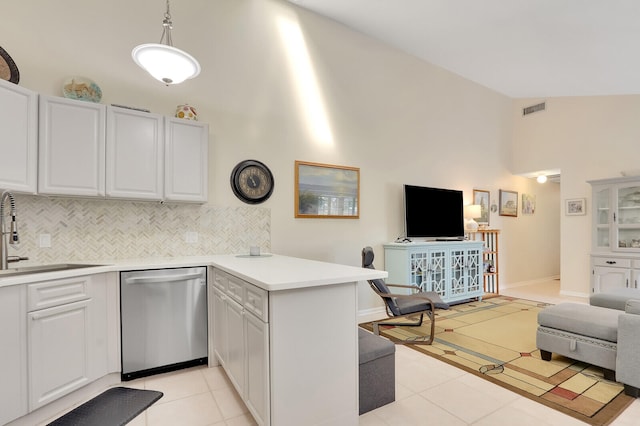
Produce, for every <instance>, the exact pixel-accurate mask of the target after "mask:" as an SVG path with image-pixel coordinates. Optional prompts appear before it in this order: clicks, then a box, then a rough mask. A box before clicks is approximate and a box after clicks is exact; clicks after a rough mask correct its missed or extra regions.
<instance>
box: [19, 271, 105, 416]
mask: <svg viewBox="0 0 640 426" xmlns="http://www.w3.org/2000/svg"><path fill="white" fill-rule="evenodd" d="M106 286H107V283H106V275H105V274H99V275H93V276H80V277H74V278H66V279H60V280H54V281H43V282H37V283H33V284H28V285H27V310H28V314H27V322H28V326H27V329H28V332H27V334H28V344H29V349H28V367H29V411H33V410H35V409H37V408H39V407H41V406H43V405H46V404H48V403H50V402H52V401H54V400H56V399H58V398H60V397H62V396H64V395H66V394H68V393H70V392H72V391H74V390H76V389H78V388H80V387H82V386H84V385H86V384H88V383H90V382H92V381H94V380H96V379H98V378H100V377H102V376H104V375H106V374H107V373H108V372H109V369H110V368H109V367H110V365H109V364H110V362H109V349H110V348H109V338H108V335H109V332H108V325H107V318H108V317H107V300H106V295H107V288H106Z"/></svg>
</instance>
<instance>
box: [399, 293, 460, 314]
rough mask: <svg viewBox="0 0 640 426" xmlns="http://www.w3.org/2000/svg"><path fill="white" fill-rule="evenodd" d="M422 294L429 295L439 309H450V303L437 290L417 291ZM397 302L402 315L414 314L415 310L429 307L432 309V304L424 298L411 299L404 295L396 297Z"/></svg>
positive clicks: (418, 310)
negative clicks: (443, 299) (444, 300)
mask: <svg viewBox="0 0 640 426" xmlns="http://www.w3.org/2000/svg"><path fill="white" fill-rule="evenodd" d="M417 294H419V295H421V296H425V297H428V298H429V299H431V301H432V302H433V306H434V307H436V308H439V309H449V305H448V304H447V303H445V302H443V301H442V299H441V298H440V295H439V294H438V293H436V292H435V291H423V292H420V293H417ZM396 304H397V305H398V310H399V311H400V313H401V314H402V315H406V314H412V313H414V312H420V311H424V310H427V309H431V305H429V304H428V303H427V302H426V301H425V300H422V299H409V298H404V297H398V298H397V299H396Z"/></svg>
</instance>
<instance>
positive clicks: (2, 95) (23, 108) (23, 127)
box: [0, 79, 38, 194]
mask: <svg viewBox="0 0 640 426" xmlns="http://www.w3.org/2000/svg"><path fill="white" fill-rule="evenodd" d="M0 129H2V137H1V138H0V189H9V190H12V191H16V192H26V193H31V194H35V193H36V184H37V167H38V157H37V155H38V94H37V93H35V92H32V91H30V90H27V89H25V88H23V87H20V86H18V85H16V84H13V83H9V82H7V81H4V80H2V79H0Z"/></svg>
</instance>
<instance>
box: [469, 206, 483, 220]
mask: <svg viewBox="0 0 640 426" xmlns="http://www.w3.org/2000/svg"><path fill="white" fill-rule="evenodd" d="M465 210H466V212H465V213H466V214H465V216H466V217H467V218H469V219H477V218H479V217H481V216H482V207H481V206H480V204H471V205H469V206H467V207H466V209H465Z"/></svg>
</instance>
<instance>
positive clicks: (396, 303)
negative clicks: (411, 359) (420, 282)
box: [362, 247, 449, 345]
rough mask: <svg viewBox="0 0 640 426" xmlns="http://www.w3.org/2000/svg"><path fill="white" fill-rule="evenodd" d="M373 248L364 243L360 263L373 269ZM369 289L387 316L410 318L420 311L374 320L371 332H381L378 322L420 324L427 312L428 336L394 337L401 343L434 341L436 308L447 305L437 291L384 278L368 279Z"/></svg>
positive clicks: (407, 315)
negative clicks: (377, 297)
mask: <svg viewBox="0 0 640 426" xmlns="http://www.w3.org/2000/svg"><path fill="white" fill-rule="evenodd" d="M373 258H374V254H373V249H372V248H371V247H365V248H363V249H362V267H363V268H368V269H375V267H374V266H373ZM368 282H369V285H370V286H371V289H372V290H373V291H374V292H375V293H376V294H377V295H378V296H380V297H381V298H382V300H383V302H384V304H385V309H386V311H387V316H388V317H389V318H396V319H412V318H413V317H415V316H417V315H420V318H418V319H417V320H412V321H410V322H407V321H394V322H389V321H385V320H382V321H373V323H372V325H373V332H374V334H376V335H379V334H380V326H381V325H390V326H395V327H419V326H421V325H422V322H423V320H424V316H425V315H426V316H427V317H428V318H429V320H430V321H431V332H430V333H429V336H428V337H427V336H422V337H416V338H409V339H405V340H400V341H397V343H403V344H410V343H413V344H423V345H430V344H431V343H432V342H433V338H434V334H435V324H436V321H435V315H434V310H435V308H439V309H449V305H448V304H447V303H445V302H443V301H442V299H441V298H440V295H439V294H438V293H436V292H433V291H428V292H425V291H421V289H420V287H418V286H413V285H401V284H387V283H385V282H384V280H381V279H376V280H368ZM390 287H391V288H400V289H405V290H406V289H409V290H410V291H411V292H410V293H392V292H391V291H390V290H389V288H390Z"/></svg>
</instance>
